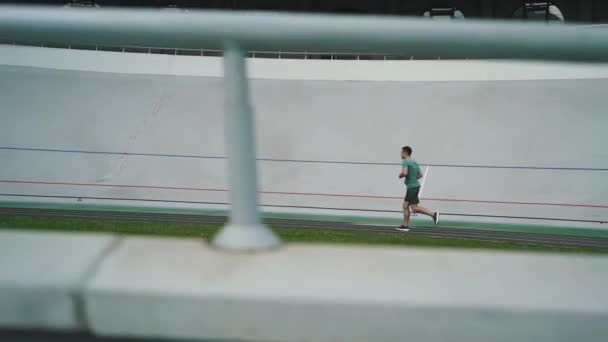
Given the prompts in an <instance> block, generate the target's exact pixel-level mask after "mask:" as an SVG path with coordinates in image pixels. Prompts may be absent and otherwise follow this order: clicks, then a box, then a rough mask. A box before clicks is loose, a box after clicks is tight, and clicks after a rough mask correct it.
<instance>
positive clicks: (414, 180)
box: [401, 158, 420, 188]
mask: <svg viewBox="0 0 608 342" xmlns="http://www.w3.org/2000/svg"><path fill="white" fill-rule="evenodd" d="M401 166H403V167H404V168H406V167H407V176H405V185H406V186H407V187H408V188H418V187H420V183H419V182H418V175H419V174H420V166H418V163H416V161H415V160H414V159H412V158H408V159H403V161H402V162H401Z"/></svg>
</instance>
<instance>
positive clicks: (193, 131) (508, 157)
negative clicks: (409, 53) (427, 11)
mask: <svg viewBox="0 0 608 342" xmlns="http://www.w3.org/2000/svg"><path fill="white" fill-rule="evenodd" d="M311 63H312V64H311ZM385 63H389V64H385ZM0 65H4V66H0V103H1V105H2V107H1V112H0V115H1V121H2V125H1V126H0V147H18V148H24V147H25V148H49V149H68V150H78V151H112V152H129V153H156V154H179V155H199V156H210V157H217V156H223V155H224V143H223V122H222V116H223V88H222V79H221V78H218V77H216V76H221V69H220V66H221V64H220V60H218V59H216V58H202V57H180V56H149V55H140V54H121V53H112V52H91V51H69V50H53V49H36V48H16V47H4V48H3V50H2V53H0ZM319 65H322V67H321V68H324V69H323V70H325V71H324V72H323V73H319ZM33 66H38V67H39V68H32V67H33ZM184 66H188V67H187V68H185V67H184ZM40 67H46V68H40ZM250 67H251V69H252V74H253V75H254V77H255V78H256V79H254V80H252V86H251V88H252V91H253V102H254V107H255V110H256V123H257V128H256V129H257V145H258V157H260V158H271V159H290V160H300V161H303V160H306V161H310V160H321V161H346V162H384V163H393V162H394V163H395V164H398V163H399V162H400V160H399V156H398V154H399V148H400V146H402V145H404V144H410V145H412V146H413V148H414V150H415V154H414V157H415V158H416V159H417V160H418V161H419V162H421V163H431V164H443V165H445V164H454V165H465V166H467V165H468V166H471V165H485V166H533V167H573V168H579V167H582V168H595V169H608V152H606V150H605V149H604V148H603V146H606V144H607V143H608V138H606V135H605V127H608V116H606V115H605V109H604V106H603V101H602V100H603V97H604V96H605V93H606V92H605V89H606V87H607V86H608V68H606V67H602V66H588V65H573V66H572V65H561V64H555V65H552V64H547V65H543V64H528V63H516V64H515V63H505V62H472V61H460V62H454V61H451V62H442V61H437V62H413V61H399V62H397V61H394V62H373V61H365V62H364V61H361V62H358V61H314V62H313V61H293V60H292V61H281V60H250ZM60 69H63V70H60ZM65 69H72V70H65ZM74 69H80V70H81V71H77V70H74ZM130 69H133V71H134V72H133V73H129V70H130ZM82 70H85V71H82ZM86 70H94V71H95V72H91V71H86ZM349 70H350V71H352V72H349ZM100 71H106V72H100ZM391 71H392V72H391ZM188 72H190V73H191V74H193V75H196V77H191V76H185V74H187V73H188ZM153 74H156V75H153ZM163 74H164V75H163ZM353 74H354V76H350V77H349V75H353ZM277 75H279V76H277ZM280 75H282V76H280ZM359 75H375V76H366V77H359ZM379 75H380V76H379ZM382 75H385V76H384V79H385V80H381V79H379V78H381V77H383V76H382ZM332 77H333V78H334V79H337V80H340V81H330V80H327V79H329V78H332ZM526 77H528V78H529V79H528V80H525V79H526ZM358 78H359V79H363V80H364V81H357V79H358ZM0 163H1V165H2V167H1V168H0V180H1V181H25V182H50V183H71V184H63V185H59V184H40V183H37V184H33V183H11V182H0V193H25V194H42V195H70V196H72V195H73V196H97V197H125V198H149V199H174V200H187V201H207V202H225V201H227V194H226V192H224V191H222V190H225V189H227V184H226V179H225V176H224V174H225V160H224V159H204V158H169V157H153V156H124V155H123V156H121V155H106V154H82V153H50V152H40V151H38V152H33V151H23V150H7V149H0ZM259 168H260V174H261V177H262V179H261V183H260V188H261V191H263V192H264V193H263V194H262V202H263V203H266V204H281V205H295V206H322V207H336V208H364V209H379V210H384V209H386V210H398V209H399V206H400V199H399V197H400V196H402V194H403V191H404V188H403V185H402V184H401V183H400V182H399V181H398V180H397V173H398V172H399V167H398V166H395V165H357V164H336V163H312V162H293V161H292V162H280V161H261V162H260V163H259ZM606 175H607V171H606V170H604V171H601V170H599V171H598V170H595V171H593V170H592V171H589V170H587V171H580V170H579V171H572V170H530V169H500V168H499V169H496V168H476V167H465V168H461V167H458V168H457V167H440V166H433V167H431V168H430V171H429V177H428V180H427V183H426V186H425V189H424V190H423V191H424V192H423V197H425V198H427V200H426V201H425V204H427V205H429V206H431V207H433V208H436V209H438V210H441V211H447V212H451V213H465V214H490V215H507V216H538V217H554V218H555V217H557V218H575V219H585V220H608V207H607V205H608V182H606ZM73 183H80V184H76V185H75V184H73ZM116 185H129V186H133V185H135V186H144V187H143V188H142V187H123V186H116ZM150 186H153V187H171V188H175V187H176V188H189V189H167V188H150ZM190 188H196V189H190ZM209 190H214V191H209ZM217 190H220V191H217ZM269 192H281V194H277V193H269ZM284 193H285V194H284ZM286 193H296V194H286ZM343 195H346V196H343ZM5 199H6V200H9V199H10V200H14V198H8V197H5ZM477 201H489V202H491V203H480V202H477ZM495 202H509V203H495ZM511 202H513V203H511ZM514 202H518V203H517V204H516V203H514ZM519 202H524V203H523V204H522V203H519ZM531 203H536V204H531ZM553 204H560V205H553ZM395 215H396V217H398V215H397V214H395Z"/></svg>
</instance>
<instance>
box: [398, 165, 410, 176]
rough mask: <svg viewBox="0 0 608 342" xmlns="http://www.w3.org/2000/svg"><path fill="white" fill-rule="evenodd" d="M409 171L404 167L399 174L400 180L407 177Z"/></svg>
mask: <svg viewBox="0 0 608 342" xmlns="http://www.w3.org/2000/svg"><path fill="white" fill-rule="evenodd" d="M407 173H408V170H407V167H404V168H403V169H401V173H400V174H399V178H403V177H405V176H407Z"/></svg>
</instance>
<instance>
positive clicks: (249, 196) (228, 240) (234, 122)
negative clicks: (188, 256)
mask: <svg viewBox="0 0 608 342" xmlns="http://www.w3.org/2000/svg"><path fill="white" fill-rule="evenodd" d="M244 57H245V55H244V52H243V50H242V49H241V47H240V46H239V45H238V44H237V43H235V42H226V43H225V44H224V82H225V94H226V95H225V96H226V98H225V103H226V113H225V124H224V126H225V133H224V135H225V143H226V152H227V154H228V181H229V183H230V201H231V204H232V208H231V213H230V220H229V222H228V224H227V225H226V226H225V227H223V228H222V230H221V231H220V232H219V234H218V235H217V236H216V238H215V239H214V241H213V244H214V245H216V246H218V247H222V248H227V249H236V250H257V249H267V248H272V247H276V246H278V245H280V240H279V239H278V238H277V237H276V235H274V233H273V232H272V231H271V230H270V229H269V228H268V227H266V226H264V225H263V224H262V221H261V219H260V213H259V206H258V193H257V172H256V165H255V163H256V158H255V138H254V121H253V113H252V109H251V105H250V101H249V89H248V85H247V71H246V65H245V58H244Z"/></svg>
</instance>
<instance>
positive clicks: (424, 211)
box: [410, 204, 439, 224]
mask: <svg viewBox="0 0 608 342" xmlns="http://www.w3.org/2000/svg"><path fill="white" fill-rule="evenodd" d="M410 208H411V209H412V211H413V212H415V213H417V214H423V215H426V216H429V217H430V218H432V219H433V221H434V222H435V224H437V221H438V220H439V213H437V212H433V211H432V210H430V209H427V208H425V207H421V206H419V205H417V204H412V205H411V206H410Z"/></svg>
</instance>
